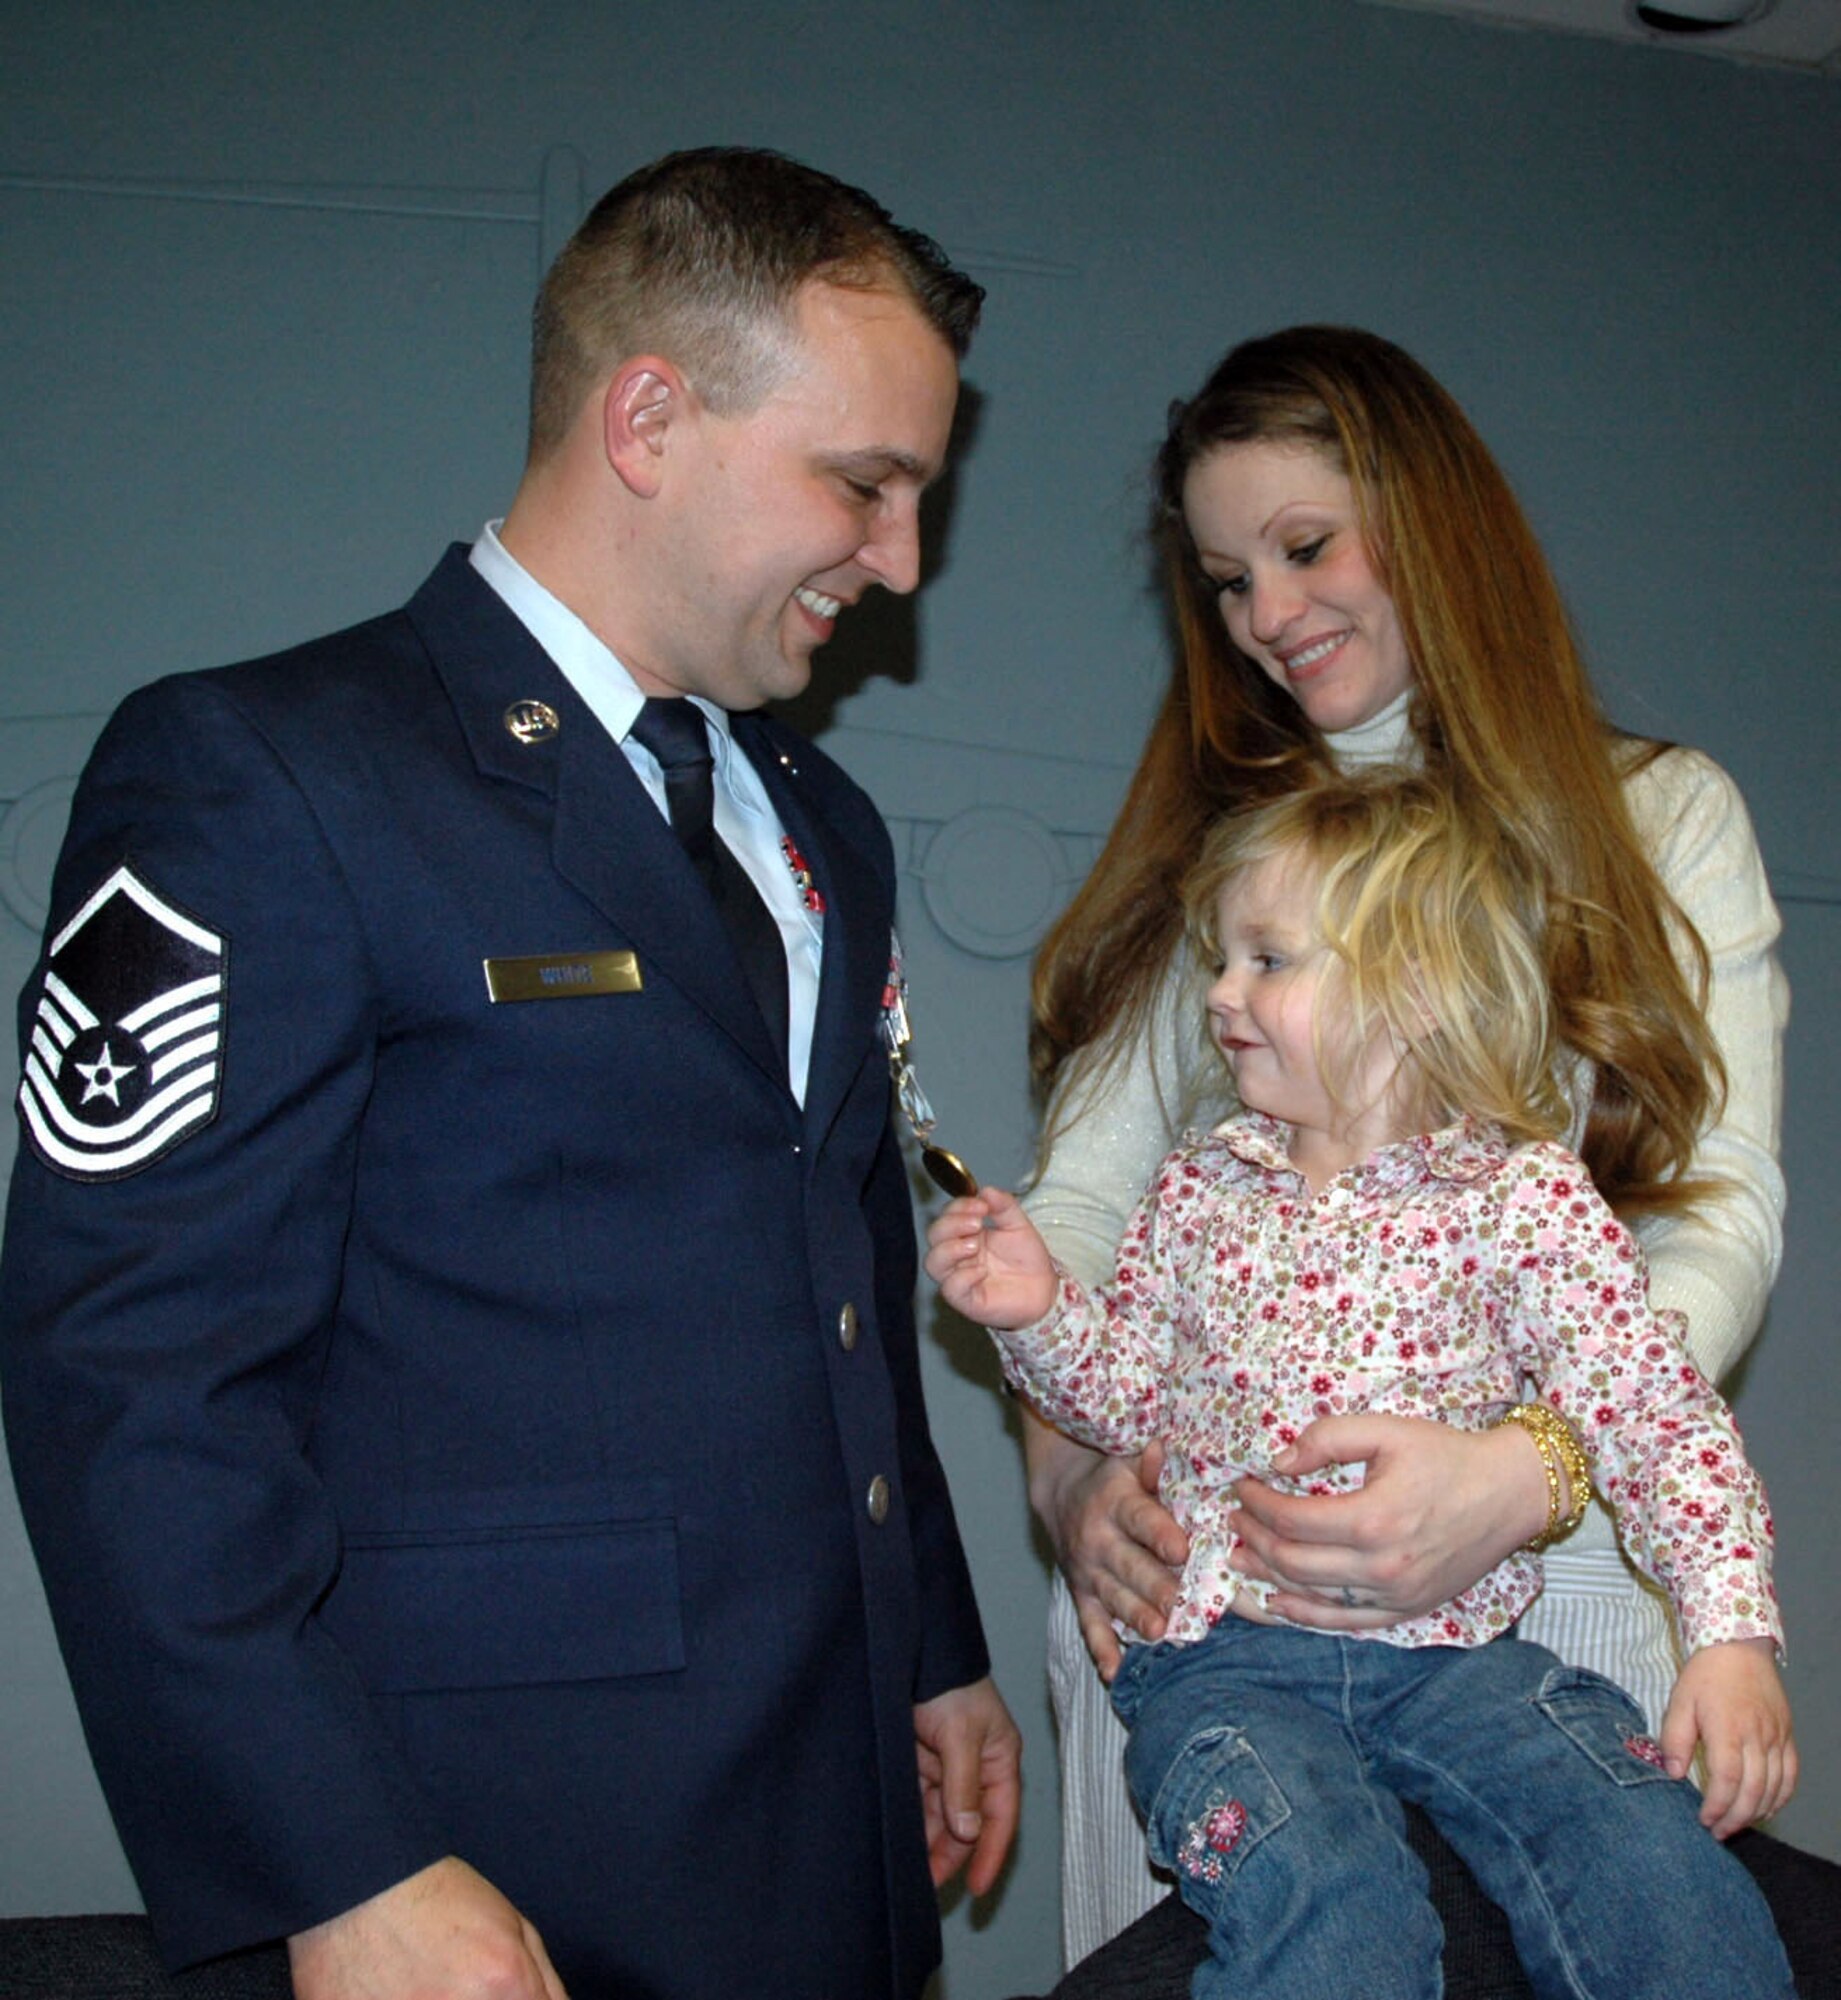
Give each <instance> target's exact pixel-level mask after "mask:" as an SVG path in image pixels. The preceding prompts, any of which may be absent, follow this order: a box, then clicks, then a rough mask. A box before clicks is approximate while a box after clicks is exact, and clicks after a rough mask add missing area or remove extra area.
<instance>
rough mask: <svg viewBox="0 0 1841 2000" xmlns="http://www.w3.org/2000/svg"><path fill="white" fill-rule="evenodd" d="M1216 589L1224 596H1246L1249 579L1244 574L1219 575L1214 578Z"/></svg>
mask: <svg viewBox="0 0 1841 2000" xmlns="http://www.w3.org/2000/svg"><path fill="white" fill-rule="evenodd" d="M1214 583H1215V589H1216V591H1217V592H1218V593H1219V594H1220V595H1221V596H1222V597H1244V596H1245V595H1246V594H1247V580H1246V578H1245V577H1244V576H1219V577H1216V578H1215V580H1214Z"/></svg>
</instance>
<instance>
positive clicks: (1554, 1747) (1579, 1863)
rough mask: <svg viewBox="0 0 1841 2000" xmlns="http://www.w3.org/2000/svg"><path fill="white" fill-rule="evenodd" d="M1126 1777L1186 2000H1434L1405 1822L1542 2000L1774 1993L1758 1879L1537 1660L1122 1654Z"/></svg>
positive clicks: (1599, 1685)
mask: <svg viewBox="0 0 1841 2000" xmlns="http://www.w3.org/2000/svg"><path fill="white" fill-rule="evenodd" d="M1112 1699H1113V1705H1114V1707H1115V1708H1116V1709H1117V1710H1118V1712H1119V1715H1120V1717H1121V1718H1122V1720H1123V1721H1124V1723H1125V1725H1126V1727H1127V1728H1128V1729H1129V1730H1130V1732H1131V1740H1130V1742H1129V1744H1128V1746H1127V1748H1126V1753H1125V1774H1126V1778H1127V1780H1128V1781H1129V1783H1130V1786H1131V1792H1132V1797H1133V1798H1134V1800H1135V1801H1136V1802H1137V1805H1138V1809H1139V1811H1140V1812H1141V1813H1142V1814H1143V1815H1144V1818H1145V1822H1146V1825H1147V1827H1148V1829H1149V1837H1150V1847H1151V1857H1152V1859H1153V1860H1155V1861H1157V1862H1159V1863H1160V1864H1161V1865H1162V1866H1164V1867H1166V1868H1168V1869H1170V1870H1171V1871H1172V1872H1173V1873H1174V1875H1175V1877H1176V1881H1177V1884H1178V1886H1179V1887H1180V1889H1181V1890H1182V1894H1183V1898H1184V1900H1185V1901H1186V1902H1187V1903H1188V1904H1189V1905H1190V1907H1191V1908H1193V1909H1194V1910H1196V1911H1197V1912H1198V1913H1199V1914H1200V1915H1201V1916H1202V1917H1203V1918H1205V1919H1206V1921H1207V1923H1208V1926H1209V1933H1210V1941H1211V1944H1212V1948H1213V1957H1212V1959H1211V1960H1210V1962H1209V1963H1208V1964H1206V1965H1204V1966H1202V1967H1201V1968H1200V1969H1199V1970H1198V1971H1197V1973H1196V1975H1195V1981H1194V1984H1193V1986H1192V1987H1191V1993H1192V1995H1193V1996H1194V2000H1329V1996H1334V1995H1338V1994H1344V1993H1348V1994H1360V1995H1362V1996H1363V2000H1437V1996H1438V1995H1440V1994H1442V1993H1443V1991H1444V1978H1443V1973H1442V1969H1441V1964H1440V1960H1441V1953H1442V1946H1443V1937H1442V1934H1441V1931H1440V1926H1439V1922H1438V1918H1437V1916H1436V1915H1435V1914H1434V1912H1433V1909H1432V1906H1431V1903H1430V1901H1429V1900H1428V1897H1427V1894H1426V1876H1425V1870H1424V1868H1423V1867H1422V1866H1421V1864H1420V1862H1419V1860H1418V1858H1417V1856H1416V1855H1415V1854H1414V1853H1413V1850H1412V1849H1411V1847H1409V1846H1408V1845H1407V1842H1406V1839H1405V1836H1404V1833H1403V1825H1404V1822H1403V1817H1402V1814H1401V1809H1400V1802H1401V1801H1402V1800H1411V1801H1413V1802H1415V1803H1416V1804H1418V1805H1420V1806H1422V1807H1423V1808H1424V1810H1425V1812H1426V1813H1427V1815H1428V1816H1429V1817H1430V1819H1431V1820H1432V1821H1433V1823H1434V1824H1435V1825H1436V1826H1437V1827H1438V1829H1439V1831H1440V1832H1441V1833H1442V1834H1443V1835H1444V1836H1445V1838H1446V1839H1447V1840H1448V1841H1449V1842H1450V1843H1451V1845H1452V1846H1453V1847H1454V1848H1455V1849H1456V1850H1457V1851H1458V1853H1459V1854H1460V1855H1462V1856H1463V1858H1464V1860H1465V1862H1466V1863H1467V1864H1468V1865H1469V1867H1470V1869H1471V1872H1472V1873H1473V1874H1474V1875H1475V1876H1476V1877H1477V1880H1478V1881H1479V1882H1480V1883H1481V1885H1482V1887H1483V1888H1484V1890H1485V1891H1486V1892H1487V1893H1488V1894H1489V1896H1490V1897H1491V1898H1492V1899H1493V1900H1494V1901H1495V1902H1497V1903H1499V1904H1500V1905H1501V1906H1502V1908H1503V1910H1504V1911H1505V1912H1506V1913H1507V1914H1508V1917H1509V1921H1510V1923H1511V1925H1512V1926H1513V1928H1514V1933H1515V1944H1516V1949H1517V1951H1518V1952H1519V1954H1520V1956H1521V1961H1522V1965H1523V1968H1524V1969H1525V1971H1526V1972H1527V1975H1528V1979H1529V1981H1530V1983H1531V1984H1532V1985H1533V1987H1534V1990H1535V1992H1536V1993H1537V1994H1539V1995H1540V1996H1541V2000H1650V1996H1653V2000H1715V1996H1717V2000H1736V1996H1739V1995H1744V1996H1745V2000H1795V1987H1794V1985H1793V1984H1792V1982H1791V1978H1790V1967H1789V1962H1788V1960H1787V1959H1786V1958H1785V1956H1784V1951H1783V1946H1782V1945H1781V1944H1780V1943H1779V1942H1778V1938H1777V1933H1776V1930H1775V1928H1774V1927H1773V1925H1772V1922H1771V1914H1770V1910H1769V1908H1768V1907H1767V1905H1766V1903H1765V1901H1764V1898H1763V1896H1762V1895H1761V1894H1760V1893H1759V1891H1758V1888H1757V1885H1756V1884H1755V1883H1754V1882H1753V1881H1752V1878H1751V1876H1750V1875H1749V1874H1748V1873H1747V1872H1746V1870H1745V1869H1744V1867H1742V1866H1741V1865H1740V1863H1738V1862H1737V1861H1735V1860H1734V1859H1733V1857H1732V1856H1731V1855H1730V1854H1728V1853H1727V1852H1726V1850H1725V1849H1724V1848H1723V1847H1722V1846H1721V1845H1720V1844H1719V1842H1718V1841H1716V1840H1715V1839H1714V1838H1713V1836H1712V1835H1711V1834H1710V1833H1708V1832H1707V1830H1706V1829H1705V1828H1704V1827H1703V1826H1702V1825H1701V1824H1700V1821H1699V1818H1698V1813H1699V1809H1700V1801H1699V1795H1698V1794H1697V1793H1696V1792H1695V1790H1694V1788H1693V1787H1692V1786H1691V1785H1689V1784H1687V1783H1685V1782H1683V1781H1681V1780H1678V1779H1673V1778H1670V1777H1669V1776H1668V1774H1667V1773H1666V1772H1665V1771H1664V1770H1663V1769H1662V1768H1661V1764H1660V1758H1659V1754H1658V1752H1657V1750H1656V1747H1655V1744H1654V1742H1653V1740H1652V1739H1651V1738H1650V1736H1649V1734H1648V1731H1647V1725H1646V1724H1645V1722H1644V1720H1643V1716H1642V1712H1641V1710H1639V1709H1638V1707H1637V1705H1636V1704H1635V1702H1633V1701H1632V1700H1631V1699H1630V1697H1629V1696H1628V1695H1627V1694H1625V1693H1624V1692H1623V1690H1622V1689H1621V1688H1617V1687H1614V1686H1613V1685H1612V1684H1611V1683H1610V1682H1609V1681H1607V1680H1605V1679H1603V1678H1602V1677H1601V1676H1600V1675H1597V1674H1592V1673H1587V1672H1586V1671H1585V1670H1584V1669H1582V1668H1577V1667H1568V1666H1564V1665H1562V1664H1561V1662H1560V1661H1559V1660H1558V1659H1557V1658H1556V1657H1555V1656H1554V1655H1553V1654H1552V1653H1550V1652H1548V1651H1547V1649H1546V1648H1545V1647H1543V1646H1535V1645H1530V1644H1527V1643H1525V1642H1523V1641H1521V1640H1519V1639H1515V1638H1512V1637H1511V1638H1504V1639H1498V1640H1496V1641H1495V1642H1494V1643H1493V1644H1491V1645H1487V1646H1477V1647H1469V1648H1465V1647H1455V1646H1434V1647H1423V1648H1409V1647H1404V1646H1389V1645H1386V1644H1384V1643H1382V1642H1380V1641H1378V1640H1373V1639H1364V1640H1356V1639H1344V1638H1339V1637H1336V1636H1334V1635H1331V1634H1328V1633H1320V1632H1303V1631H1298V1630H1295V1629H1291V1628H1286V1627H1276V1626H1263V1625H1254V1624H1251V1623H1249V1622H1248V1621H1247V1620H1245V1619H1242V1618H1233V1617H1228V1618H1224V1619H1222V1621H1221V1623H1220V1624H1219V1625H1218V1626H1217V1627H1216V1628H1215V1630H1214V1631H1213V1632H1212V1633H1210V1634H1209V1636H1208V1637H1207V1638H1206V1639H1203V1640H1199V1641H1197V1642H1196V1643H1195V1644H1193V1645H1187V1646H1172V1645H1168V1644H1164V1645H1155V1646H1149V1645H1141V1646H1133V1647H1131V1648H1129V1649H1128V1650H1127V1653H1126V1658H1125V1664H1124V1665H1123V1666H1122V1667H1121V1668H1120V1670H1119V1674H1118V1678H1117V1680H1116V1681H1115V1682H1114V1684H1113V1690H1112Z"/></svg>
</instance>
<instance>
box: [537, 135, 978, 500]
mask: <svg viewBox="0 0 1841 2000" xmlns="http://www.w3.org/2000/svg"><path fill="white" fill-rule="evenodd" d="M815 279H817V280H822V281H823V282H825V283H827V284H833V285H845V286H850V287H855V288H860V289H862V290H866V291H898V292H901V293H903V294H905V295H906V296H907V297H908V298H909V299H910V300H911V301H912V303H913V304H914V305H915V306H916V307H917V308H918V309H919V311H920V313H921V314H922V316H923V317H924V318H925V319H926V321H927V323H928V324H929V325H930V326H932V327H933V328H934V330H935V331H936V332H937V333H938V334H939V335H940V337H941V339H943V340H944V341H945V342H946V344H947V345H948V346H949V347H950V348H951V349H952V352H953V354H954V356H955V358H962V357H963V356H964V354H965V351H966V349H967V347H969V346H970V344H971V338H972V330H973V328H974V327H975V326H976V325H977V323H978V311H979V307H980V305H981V303H982V301H983V299H984V288H983V287H982V286H981V285H978V284H975V283H974V282H973V281H972V280H971V279H970V278H968V277H966V275H965V274H964V273H963V272H962V271H958V270H955V269H954V268H953V266H952V265H951V264H950V263H948V262H947V259H946V254H945V252H944V251H943V250H941V248H940V246H939V245H938V244H937V243H935V242H934V241H933V239H932V238H931V237H929V236H923V235H922V234H921V233H920V231H918V230H915V229H907V228H904V227H903V226H902V225H901V224H900V223H898V222H896V221H895V220H894V219H893V217H892V216H890V214H889V212H888V210H887V209H885V208H884V207H882V205H881V204H880V203H879V202H877V201H875V200H874V199H873V198H872V197H871V196H869V195H867V194H865V193H864V192H863V190H862V189H861V188H855V187H850V186H848V185H847V184H846V183H844V182H843V181H839V180H834V179H833V178H832V177H831V176H830V175H829V174H822V173H820V172H818V170H817V169H816V168H814V167H808V166H803V165H801V164H800V162H799V161H797V160H789V159H787V158H786V157H785V156H784V155H783V154H780V153H772V152H767V151H763V150H759V149H752V148H746V147H739V146H705V147H701V148H698V149H696V150H694V151H689V152H680V153H668V154H667V155H666V156H665V157H664V158H663V159H661V160H655V161H654V162H653V163H652V164H651V165H650V166H646V167H641V168H640V169H639V170H638V172H637V173H633V174H629V175H628V176H627V178H626V179H625V180H623V181H622V182H620V184H619V185H618V186H617V187H615V188H612V189H610V190H609V191H608V192H607V193H606V194H605V195H603V196H602V197H601V199H600V200H599V201H598V202H597V203H596V204H595V206H594V207H593V209H591V210H590V211H589V214H588V217H587V219H586V221H584V222H583V224H582V226H581V227H580V228H579V229H578V230H577V231H576V232H575V234H574V235H573V236H572V237H571V238H570V239H569V241H568V243H567V244H565V245H564V246H563V249H562V252H561V254H560V255H559V256H558V257H557V259H556V262H555V263H554V264H553V265H551V267H550V270H549V274H548V275H547V276H546V277H545V279H544V281H543V285H542V287H541V289H540V290H539V291H538V294H537V304H536V308H535V311H534V312H533V314H532V341H531V420H530V455H531V457H532V459H533V460H535V459H539V458H542V457H544V456H545V455H547V454H548V453H549V452H551V451H553V450H555V448H556V447H557V445H558V444H560V443H561V441H562V439H563V437H564V436H565V435H566V434H567V432H568V430H569V427H570V425H571V424H572V423H573V422H574V421H575V417H576V413H577V412H578V411H579V409H580V408H581V405H582V400H583V398H584V397H585V396H587V395H588V393H589V391H590V390H591V389H592V388H593V387H594V386H595V384H596V382H597V381H598V380H599V379H600V378H601V377H602V376H603V375H604V374H605V373H606V372H608V371H609V370H611V369H612V368H613V367H614V366H615V365H616V364H617V363H618V362H620V361H622V360H623V359H625V358H626V357H627V356H628V355H632V354H646V353H655V354H659V355H662V356H663V357H664V358H666V359H667V360H669V361H671V362H672V363H674V365H676V366H677V367H678V368H680V369H682V370H683V372H684V375H685V378H686V380H687V381H689V383H690V385H691V386H692V388H693V389H695V391H696V393H697V395H698V396H699V397H700V398H701V400H702V401H703V402H704V403H705V404H706V405H707V406H708V407H709V408H710V409H712V410H714V411H716V412H717V413H718V414H719V415H734V414H735V413H737V412H738V411H744V410H748V409H752V408H753V407H755V405H757V404H758V403H759V402H760V400H761V399H762V398H763V397H764V396H765V395H766V394H767V393H768V392H769V391H770V390H771V389H772V387H773V385H774V383H775V381H776V380H777V379H778V376H779V374H780V371H781V370H782V369H783V368H784V366H785V365H786V363H787V361H788V359H789V358H790V354H791V344H790V343H791V335H792V329H793V317H792V315H793V301H794V297H795V295H796V294H797V293H798V291H799V289H800V287H801V286H803V285H805V284H808V283H810V282H811V281H813V280H815Z"/></svg>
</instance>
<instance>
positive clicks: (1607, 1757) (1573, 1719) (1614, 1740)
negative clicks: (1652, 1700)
mask: <svg viewBox="0 0 1841 2000" xmlns="http://www.w3.org/2000/svg"><path fill="white" fill-rule="evenodd" d="M1534 1705H1535V1707H1536V1708H1538V1709H1539V1710H1540V1711H1541V1713H1542V1714H1543V1715H1545V1716H1546V1718H1547V1720H1548V1721H1549V1722H1551V1723H1552V1724H1553V1726H1554V1727H1555V1728H1556V1729H1558V1730H1559V1731H1560V1733H1561V1734H1562V1735H1563V1736H1565V1737H1566V1738H1567V1740H1568V1741H1569V1742H1570V1743H1571V1744H1572V1745H1573V1746H1574V1748H1575V1749H1577V1750H1580V1751H1582V1752H1583V1753H1584V1754H1585V1755H1586V1756H1587V1757H1589V1758H1590V1759H1591V1761H1592V1762H1593V1763H1594V1764H1595V1765H1597V1767H1598V1769H1599V1770H1600V1771H1602V1772H1603V1773H1604V1775H1605V1776H1606V1777H1607V1778H1609V1779H1610V1780H1611V1782H1612V1783H1613V1784H1614V1785H1654V1784H1664V1785H1672V1784H1675V1783H1677V1782H1678V1780H1676V1779H1674V1778H1672V1777H1670V1776H1669V1774H1668V1770H1667V1768H1666V1767H1665V1765H1664V1764H1663V1762H1662V1748H1661V1745H1660V1744H1658V1743H1657V1741H1656V1739H1655V1738H1654V1737H1653V1736H1652V1735H1650V1733H1649V1724H1648V1723H1647V1722H1646V1721H1645V1720H1644V1717H1643V1711H1642V1710H1641V1709H1640V1708H1638V1707H1637V1705H1636V1703H1635V1702H1634V1701H1633V1700H1632V1699H1631V1698H1630V1696H1629V1695H1627V1694H1626V1693H1625V1692H1624V1690H1623V1689H1622V1688H1620V1687H1619V1686H1618V1685H1617V1683H1616V1682H1615V1681H1608V1680H1606V1679H1605V1677H1604V1676H1603V1675H1602V1674H1595V1673H1592V1672H1591V1671H1590V1670H1589V1669H1588V1668H1585V1667H1556V1668H1554V1670H1553V1671H1552V1672H1551V1673H1550V1674H1548V1675H1547V1676H1546V1678H1545V1679H1544V1680H1543V1681H1542V1682H1541V1684H1540V1688H1539V1690H1538V1692H1537V1693H1536V1694H1535V1697H1534Z"/></svg>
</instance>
